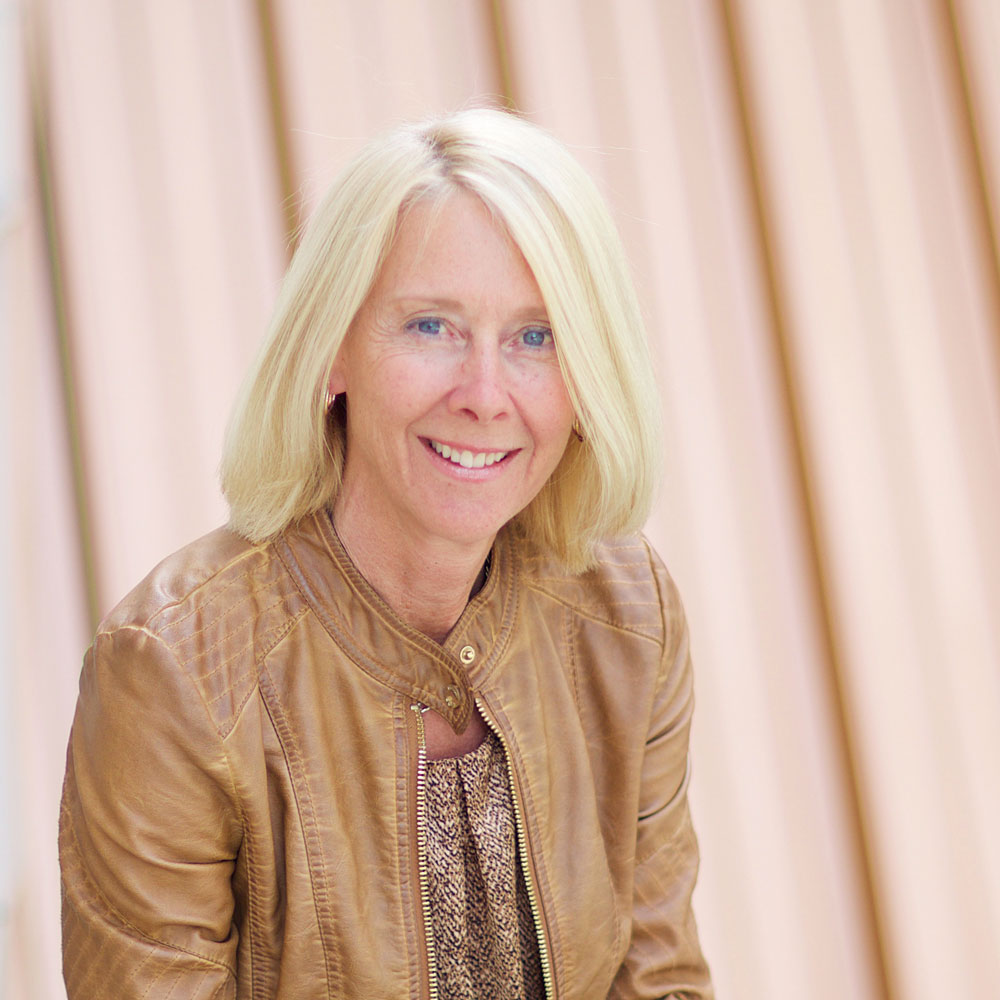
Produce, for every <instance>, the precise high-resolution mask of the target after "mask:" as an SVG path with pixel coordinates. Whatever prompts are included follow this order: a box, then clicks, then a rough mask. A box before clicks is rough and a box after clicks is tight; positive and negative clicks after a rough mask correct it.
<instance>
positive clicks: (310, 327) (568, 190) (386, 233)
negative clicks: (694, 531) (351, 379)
mask: <svg viewBox="0 0 1000 1000" xmlns="http://www.w3.org/2000/svg"><path fill="white" fill-rule="evenodd" d="M451 188H462V189H465V190H467V191H470V192H472V193H473V194H475V195H477V196H478V197H479V198H480V199H482V201H483V202H484V203H485V204H486V205H487V207H488V208H489V209H490V210H491V212H492V213H493V215H494V217H495V218H496V219H497V220H499V221H500V222H501V223H502V224H503V225H504V226H505V227H506V229H507V231H508V232H509V234H510V236H511V238H512V239H513V241H514V243H515V244H516V245H517V246H518V248H519V249H520V251H521V253H522V254H523V255H524V258H525V260H526V261H527V263H528V266H529V267H530V268H531V271H532V273H533V274H534V276H535V280H536V281H537V282H538V287H539V290H540V291H541V293H542V297H543V299H544V301H545V305H546V308H547V310H548V314H549V320H550V322H551V325H552V330H553V334H554V337H555V343H556V348H557V351H558V356H559V363H560V365H561V368H562V374H563V378H564V380H565V383H566V386H567V389H568V392H569V395H570V399H571V400H572V403H573V407H574V409H575V411H576V414H577V418H578V420H579V425H580V427H581V428H582V433H583V436H584V440H583V442H579V441H578V440H577V439H576V438H575V437H573V438H571V439H570V442H569V444H568V445H567V448H566V452H565V454H564V455H563V458H562V460H561V462H560V464H559V466H558V467H557V469H556V471H555V472H554V473H553V474H552V476H551V477H550V479H549V481H548V482H547V483H546V485H545V486H544V487H543V488H542V490H541V491H540V492H539V494H538V495H537V496H536V497H535V499H534V500H533V501H532V502H531V503H530V504H529V505H528V506H527V507H526V508H525V509H524V510H523V511H522V512H521V513H520V514H519V515H518V516H517V517H516V518H515V522H516V524H517V526H518V527H519V529H520V530H521V531H522V532H523V533H524V534H525V535H527V536H529V537H530V538H531V539H532V540H533V541H534V542H535V543H536V544H538V545H540V546H541V547H543V548H545V549H547V550H549V551H551V552H552V553H553V554H554V555H555V556H557V557H558V558H559V559H561V560H562V561H563V562H564V563H565V564H566V565H567V567H569V568H571V569H575V570H582V569H584V568H586V567H587V566H588V565H589V564H590V563H591V562H592V560H593V549H594V545H595V544H596V542H597V541H598V540H599V539H601V538H602V537H605V536H607V535H611V534H618V533H621V532H623V531H628V530H634V529H636V528H638V527H640V526H641V525H642V523H643V522H644V521H645V519H646V517H647V515H648V512H649V506H650V503H651V501H652V494H653V490H654V487H655V483H656V479H657V473H658V470H659V456H660V448H659V401H658V397H657V393H656V388H655V385H654V382H653V377H652V368H651V362H650V357H649V351H648V347H647V344H646V335H645V329H644V326H643V323H642V319H641V315H640V309H639V305H638V302H637V299H636V295H635V290H634V287H633V284H632V280H631V277H630V275H629V271H628V267H627V264H626V261H625V255H624V253H623V251H622V247H621V242H620V239H619V237H618V233H617V231H616V229H615V227H614V224H613V222H612V221H611V218H610V215H609V213H608V210H607V208H606V206H605V204H604V202H603V200H602V198H601V196H600V195H599V194H598V192H597V189H596V187H595V185H594V183H593V182H592V181H591V179H590V177H589V176H588V175H587V174H586V172H585V171H584V170H583V168H582V167H581V166H580V165H579V164H578V163H577V162H576V160H574V159H573V157H572V156H571V155H570V154H569V153H568V152H567V150H566V149H565V148H564V147H563V146H562V145H561V144H560V143H559V142H557V141H556V140H555V139H554V138H552V136H550V135H549V134H548V133H547V132H545V131H543V130H542V129H540V128H538V127H537V126H535V125H532V124H530V123H529V122H527V121H525V120H523V119H521V118H519V117H516V116H515V115H513V114H510V113H507V112H503V111H498V110H491V109H485V108H480V109H471V110H466V111H460V112H457V113H453V114H448V115H444V116H441V117H437V118H433V119H430V120H427V121H423V122H417V123H412V124H408V125H404V126H401V127H399V128H396V129H394V130H392V131H390V132H387V133H385V134H384V135H382V136H380V137H379V138H376V139H374V140H373V141H372V142H370V143H369V144H368V145H366V146H365V147H364V148H363V149H362V150H361V152H360V153H359V154H358V156H357V157H356V158H355V159H354V160H353V161H352V162H351V163H350V164H349V165H348V166H347V168H346V169H345V170H344V171H343V172H342V173H341V174H340V175H339V177H338V178H337V179H336V180H335V181H334V183H333V186H332V187H331V188H330V190H329V192H328V193H327V195H326V197H325V198H324V200H323V202H322V204H321V205H320V206H319V209H318V210H317V212H316V214H315V216H314V217H313V219H312V221H311V223H310V224H309V226H308V229H307V230H306V232H305V235H304V237H303V239H302V242H301V244H300V245H299V247H298V250H297V251H296V253H295V255H294V258H293V260H292V262H291V265H290V266H289V268H288V272H287V274H286V275H285V279H284V282H283V284H282V287H281V291H280V294H279V297H278V301H277V306H276V308H275V313H274V318H273V320H272V323H271V328H270V332H269V335H268V337H267V339H266V341H265V342H264V345H263V347H262V349H261V352H260V354H259V356H258V357H257V359H256V361H255V363H254V364H253V366H252V367H251V369H250V371H249V372H248V374H247V377H246V380H245V382H244V384H243V388H242V390H241V392H240V395H239V397H238V399H237V402H236V405H235V408H234V411H233V414H232V417H231V418H230V423H229V428H228V431H227V435H226V443H225V450H224V454H223V458H222V467H221V475H222V488H223V492H224V493H225V496H226V499H227V501H228V503H229V507H230V514H231V526H232V527H233V528H234V529H235V530H236V531H238V532H240V533H241V534H243V535H245V536H246V537H247V538H249V539H251V540H252V541H255V542H259V541H264V540H266V539H268V538H270V537H273V536H274V535H276V534H278V533H279V532H281V531H282V530H283V529H284V528H286V527H287V526H288V525H290V524H291V523H293V522H294V521H296V520H298V519H299V518H301V517H304V516H305V515H307V514H310V513H312V512H313V511H316V510H318V509H320V508H321V507H324V506H327V505H330V504H332V501H333V498H334V496H335V495H336V493H337V490H338V488H339V486H340V482H341V474H342V470H343V466H344V461H345V441H346V422H345V421H346V412H345V408H344V406H342V405H337V406H335V407H333V408H332V410H331V411H330V413H329V414H328V413H327V411H326V407H325V395H326V383H327V378H328V375H329V372H330V369H331V367H332V365H333V362H334V358H335V357H336V355H337V351H338V350H339V348H340V345H341V343H342V342H343V340H344V337H345V336H346V335H347V332H348V330H349V329H350V327H351V324H352V322H353V321H354V318H355V316H356V315H357V313H358V310H359V309H360V308H361V305H362V303H363V302H364V300H365V298H366V296H367V295H368V293H369V291H370V290H371V288H372V285H373V284H374V282H375V279H376V276H377V274H378V271H379V268H380V267H381V265H382V262H383V261H384V260H385V258H386V255H387V254H388V252H389V249H390V247H391V245H392V241H393V238H394V235H395V233H396V229H397V226H398V223H399V219H400V214H401V212H402V211H403V210H404V209H405V207H406V206H407V205H409V204H411V203H412V202H413V201H415V200H416V199H418V198H420V197H421V196H424V195H427V194H432V193H441V192H445V191H447V190H449V189H451ZM348 407H349V403H348Z"/></svg>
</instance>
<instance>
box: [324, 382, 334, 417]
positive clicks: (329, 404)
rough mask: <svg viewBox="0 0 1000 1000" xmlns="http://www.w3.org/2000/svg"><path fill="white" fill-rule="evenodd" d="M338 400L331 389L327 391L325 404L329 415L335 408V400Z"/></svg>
mask: <svg viewBox="0 0 1000 1000" xmlns="http://www.w3.org/2000/svg"><path fill="white" fill-rule="evenodd" d="M336 398H337V397H336V396H335V395H334V394H333V393H332V392H330V389H329V388H327V390H326V400H325V402H324V407H325V410H326V412H327V413H329V412H330V410H331V409H332V408H333V403H334V400H336Z"/></svg>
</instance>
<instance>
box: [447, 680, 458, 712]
mask: <svg viewBox="0 0 1000 1000" xmlns="http://www.w3.org/2000/svg"><path fill="white" fill-rule="evenodd" d="M461 694H462V692H461V691H459V690H458V688H457V687H455V685H454V684H449V685H448V687H447V688H445V692H444V703H445V704H446V705H447V706H448V707H449V708H457V707H458V703H459V700H460V698H461Z"/></svg>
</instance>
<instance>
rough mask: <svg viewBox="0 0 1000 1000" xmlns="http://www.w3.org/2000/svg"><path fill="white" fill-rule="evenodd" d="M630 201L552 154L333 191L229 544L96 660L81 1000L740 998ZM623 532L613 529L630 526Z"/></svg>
mask: <svg viewBox="0 0 1000 1000" xmlns="http://www.w3.org/2000/svg"><path fill="white" fill-rule="evenodd" d="M649 369H650V365H649V358H648V354H647V350H646V346H645V342H644V336H643V331H642V324H641V322H640V319H639V311H638V308H637V306H636V302H635V296H634V293H633V290H632V287H631V283H630V280H629V278H628V276H627V272H626V268H625V265H624V262H623V256H622V253H621V250H620V248H619V243H618V239H617V236H616V235H615V232H614V229H613V226H612V225H611V223H610V221H609V219H608V216H607V212H606V209H605V208H604V206H603V205H602V203H601V200H600V198H599V196H598V195H597V194H596V191H595V189H594V187H593V185H592V184H591V182H590V181H589V180H588V178H587V177H586V176H585V175H584V173H583V172H582V170H581V169H580V167H579V166H578V165H577V164H576V163H575V162H574V161H573V159H572V158H571V157H570V156H569V154H568V153H567V152H566V151H565V150H564V149H563V148H562V147H561V146H560V145H559V144H557V143H556V142H555V141H554V140H553V139H552V138H550V137H549V136H548V135H547V134H545V133H544V132H542V131H541V130H539V129H537V128H535V127H533V126H531V125H529V124H527V123H525V122H524V121H521V120H519V119H517V118H515V117H513V116H511V115H507V114H504V113H501V112H498V111H487V110H475V111H466V112H462V113H459V114H455V115H451V116H447V117H443V118H440V119H437V120H434V121H431V122H428V123H422V124H418V125H411V126H406V127H403V128H399V129H397V130H395V131H393V132H391V133H389V134H387V135H386V136H383V137H382V138H380V139H378V140H376V141H374V142H373V143H371V144H370V145H369V146H367V147H366V148H365V149H364V150H363V151H362V152H361V154H360V155H359V156H358V157H357V159H356V160H355V161H354V162H353V163H352V164H351V165H350V166H349V167H348V168H347V170H346V171H345V172H344V173H343V174H342V175H341V177H340V178H339V179H338V180H337V182H336V183H335V184H334V186H333V188H332V190H331V191H330V193H329V194H328V196H327V198H326V200H325V202H324V203H323V205H322V206H321V207H320V209H319V211H318V213H317V215H316V217H315V219H314V221H313V223H312V225H311V227H310V229H309V230H308V232H307V234H306V235H305V237H304V239H303V241H302V243H301V246H300V247H299V249H298V251H297V253H296V255H295V259H294V260H293V262H292V264H291V267H290V268H289V272H288V275H287V277H286V280H285V283H284V285H283V288H282V292H281V295H280V299H279V303H278V306H277V311H276V316H275V319H274V321H273V326H272V330H271V334H270V337H269V339H268V341H267V343H266V344H265V346H264V349H263V351H262V353H261V355H260V357H259V359H258V361H257V363H256V365H255V367H254V368H253V370H252V371H251V373H250V375H249V377H248V379H247V382H246V385H245V389H244V392H243V394H242V396H241V399H240V401H239V403H238V404H237V407H236V411H235V414H234V417H233V420H232V422H231V426H230V431H229V436H228V440H227V443H226V452H225V456H224V460H223V467H222V481H223V488H224V491H225V493H226V497H227V499H228V501H229V504H230V508H231V514H232V517H231V522H230V525H229V526H228V527H227V528H225V529H220V530H219V531H217V532H215V533H213V534H211V535H209V536H207V537H206V538H204V539H201V540H200V541H198V542H195V543H194V544H193V545H191V546H189V547H188V548H186V549H184V550H182V551H181V552H180V553H178V554H176V555H174V556H172V557H170V558H169V559H167V560H166V561H165V562H164V563H162V564H161V565H160V566H159V567H158V568H157V569H155V570H154V571H153V573H152V574H151V575H150V576H149V577H148V578H147V579H146V580H145V581H144V582H143V583H142V584H140V585H139V587H138V588H137V589H136V590H135V591H133V593H132V594H131V595H130V596H129V597H128V598H126V600H125V601H124V602H123V603H122V604H121V605H120V606H119V607H118V608H117V609H116V610H115V611H113V612H112V613H111V615H110V616H109V617H108V618H107V619H106V620H105V621H104V622H103V623H102V625H101V627H100V629H99V631H98V634H97V636H96V638H95V640H94V644H93V646H92V647H91V649H90V651H89V652H88V654H87V657H86V660H85V664H84V670H83V676H82V680H81V691H80V701H79V706H78V710H77V716H76V720H75V722H74V727H73V733H72V736H71V740H70V750H69V756H68V765H67V776H66V785H65V792H64V802H63V812H62V823H61V839H60V850H61V861H62V870H63V887H64V890H63V897H64V907H63V930H64V972H65V977H66V981H67V985H68V989H69V995H70V997H71V998H76V997H88V998H93V997H112V996H113V997H140V996H142V997H147V998H153V997H168V996H169V997H185V998H187V997H205V998H208V997H212V998H215V997H240V998H242V997H255V998H264V997H268V998H271V997H280V998H297V1000H298V998H306V997H321V996H322V997H358V998H360V997H365V998H372V997H385V998H400V997H410V996H412V997H425V996H441V997H543V996H544V997H560V998H570V997H579V998H594V997H604V996H614V997H663V996H674V997H707V996H710V995H711V986H710V982H709V977H708V972H707V970H706V967H705V964H704V961H703V959H702V957H701V953H700V949H699V946H698V940H697V933H696V930H695V925H694V920H693V917H692V914H691V908H690V897H691V891H692V888H693V885H694V880H695V874H696V869H697V847H696V844H695V840H694V835H693V832H692V829H691V824H690V819H689V814H688V807H687V796H686V791H687V748H688V728H689V723H690V716H691V677H690V668H689V663H688V656H687V640H686V635H685V629H684V622H683V615H682V611H681V606H680V603H679V600H678V597H677V594H676V591H675V589H674V587H673V585H672V583H671V581H670V579H669V577H668V576H667V574H666V572H665V570H664V569H663V567H662V564H661V563H660V561H659V559H658V558H657V557H656V555H655V554H654V553H653V552H652V551H651V550H650V548H649V546H648V544H647V543H646V542H645V541H644V540H643V539H642V538H641V537H640V536H638V535H635V534H629V532H633V531H635V530H636V528H637V527H638V526H640V525H641V524H642V522H643V520H644V518H645V516H646V514H647V511H648V507H649V502H650V494H651V489H652V484H653V481H654V472H655V463H654V462H653V460H652V456H654V455H655V454H656V431H655V422H656V414H657V405H656V399H655V396H654V392H653V387H652V384H651V381H650V375H649ZM607 539H611V540H607Z"/></svg>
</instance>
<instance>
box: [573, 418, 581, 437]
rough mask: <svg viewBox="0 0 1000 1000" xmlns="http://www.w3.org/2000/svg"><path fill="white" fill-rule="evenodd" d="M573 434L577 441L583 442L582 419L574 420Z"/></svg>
mask: <svg viewBox="0 0 1000 1000" xmlns="http://www.w3.org/2000/svg"><path fill="white" fill-rule="evenodd" d="M573 433H574V434H575V435H576V439H577V441H581V442H582V441H583V429H582V428H581V427H580V418H579V417H574V418H573Z"/></svg>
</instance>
